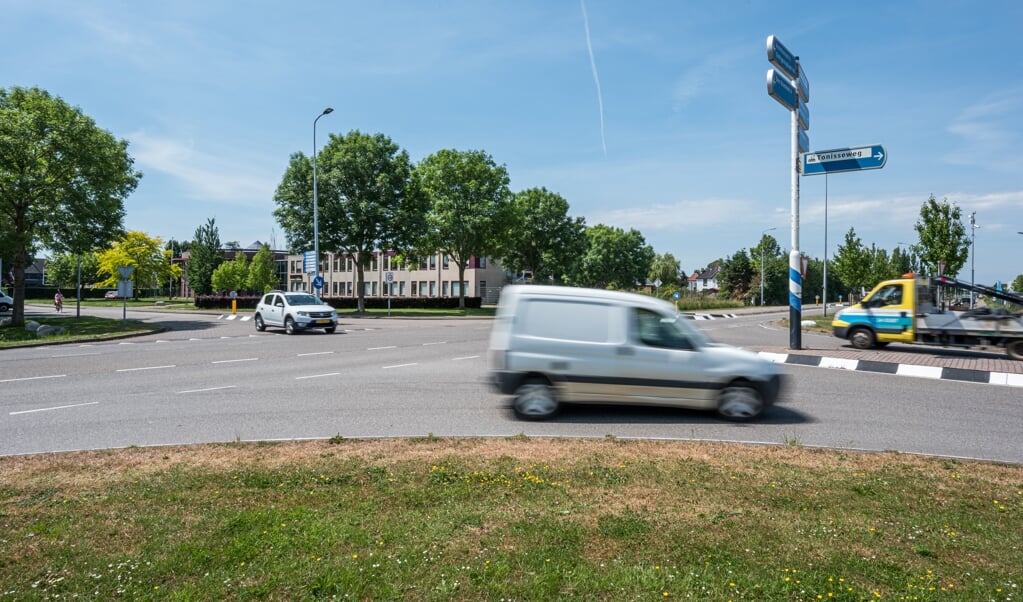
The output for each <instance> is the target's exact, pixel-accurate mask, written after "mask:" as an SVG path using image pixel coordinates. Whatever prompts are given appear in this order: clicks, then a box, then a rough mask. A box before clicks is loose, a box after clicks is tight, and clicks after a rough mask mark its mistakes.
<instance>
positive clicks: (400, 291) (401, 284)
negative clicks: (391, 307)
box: [398, 280, 405, 297]
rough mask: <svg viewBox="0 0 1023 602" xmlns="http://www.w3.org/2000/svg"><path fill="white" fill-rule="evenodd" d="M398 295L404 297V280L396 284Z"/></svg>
mask: <svg viewBox="0 0 1023 602" xmlns="http://www.w3.org/2000/svg"><path fill="white" fill-rule="evenodd" d="M398 294H399V295H401V296H402V297H404V296H405V281H404V280H402V281H401V282H399V283H398Z"/></svg>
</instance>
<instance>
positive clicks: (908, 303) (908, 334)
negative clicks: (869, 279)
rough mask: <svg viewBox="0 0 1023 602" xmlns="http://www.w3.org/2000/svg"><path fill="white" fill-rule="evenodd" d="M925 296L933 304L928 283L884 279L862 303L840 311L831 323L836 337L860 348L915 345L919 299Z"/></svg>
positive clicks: (915, 280) (914, 280)
mask: <svg viewBox="0 0 1023 602" xmlns="http://www.w3.org/2000/svg"><path fill="white" fill-rule="evenodd" d="M921 293H922V294H923V295H922V296H924V297H925V298H926V300H927V301H928V303H929V304H930V305H931V307H933V304H932V303H930V294H929V292H928V289H927V286H926V284H925V283H923V282H922V281H921V282H918V281H917V279H912V278H900V279H898V280H885V281H884V282H881V283H880V284H878V285H877V286H875V287H874V289H873V290H872V291H870V294H868V295H867V296H866V297H864V298H863V301H861V302H859V303H856V304H855V305H851V306H849V307H847V308H845V309H843V310H842V311H840V312H838V315H836V316H835V319H834V321H833V322H832V329H833V331H834V334H835V336H837V337H839V338H843V339H849V341H850V342H851V343H852V344H853V346H854V347H856V348H858V349H869V348H871V347H874V346H878V345H880V346H884V345H886V344H888V343H894V342H904V343H912V342H913V340H914V338H915V328H914V326H915V323H914V317H915V315H916V314H917V313H918V311H917V299H918V297H920V296H921Z"/></svg>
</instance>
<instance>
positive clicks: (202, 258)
mask: <svg viewBox="0 0 1023 602" xmlns="http://www.w3.org/2000/svg"><path fill="white" fill-rule="evenodd" d="M223 261H224V254H223V252H222V251H221V245H220V229H219V228H217V222H216V218H213V217H211V218H209V219H208V220H206V225H204V226H199V227H198V228H196V230H195V240H193V241H192V242H191V244H190V245H189V250H188V285H189V286H190V287H191V288H192V290H193V291H194V292H195V294H196V295H209V294H210V293H212V292H213V272H214V270H216V269H217V267H218V266H220V264H221V263H222V262H223Z"/></svg>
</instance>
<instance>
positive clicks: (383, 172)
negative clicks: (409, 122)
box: [274, 130, 428, 312]
mask: <svg viewBox="0 0 1023 602" xmlns="http://www.w3.org/2000/svg"><path fill="white" fill-rule="evenodd" d="M316 160H317V167H316V169H317V174H318V176H317V203H316V204H317V206H316V213H317V216H318V217H317V225H318V230H319V247H320V250H321V253H322V252H328V253H335V254H341V253H347V254H348V256H350V257H352V258H354V259H355V271H356V290H357V291H358V295H359V301H358V309H359V311H360V312H362V311H365V295H366V286H365V273H366V269H367V268H368V267H369V265H370V261H371V259H372V257H373V253H374V252H377V251H381V250H383V251H386V250H394V251H402V250H406V249H409V248H411V247H413V246H416V242H417V241H418V240H419V237H420V236H422V233H423V231H424V223H425V222H424V217H425V214H426V210H427V207H428V203H427V201H426V199H425V197H423V195H422V194H420V193H419V190H418V188H417V187H416V186H415V183H414V181H413V179H412V163H411V161H410V160H409V157H408V153H407V152H406V151H404V150H402V149H400V148H399V147H398V145H397V144H395V143H394V142H392V141H391V139H390V138H388V137H387V136H384V135H383V134H373V135H370V134H363V133H361V132H359V131H357V130H355V131H351V132H349V133H348V134H347V135H336V134H331V136H330V141H329V142H328V143H327V145H326V146H324V147H323V150H322V151H321V152H319V153H318V154H317V158H316ZM312 174H313V167H312V160H311V159H310V158H309V157H306V156H305V155H304V154H302V153H295V154H293V155H292V156H291V161H290V163H289V165H288V168H287V169H286V170H285V172H284V176H283V177H282V179H281V183H280V185H278V187H277V192H276V193H275V195H274V202H275V203H276V204H277V208H276V209H274V217H275V218H276V219H277V223H278V224H280V226H281V229H283V230H284V233H285V235H286V236H287V238H288V243H289V245H290V246H291V247H292V248H293V249H299V250H300V249H312V248H313V247H314V246H315V244H314V243H315V240H314V234H315V232H314V227H313V209H314V207H313V186H312V184H313V180H312ZM318 259H319V258H318Z"/></svg>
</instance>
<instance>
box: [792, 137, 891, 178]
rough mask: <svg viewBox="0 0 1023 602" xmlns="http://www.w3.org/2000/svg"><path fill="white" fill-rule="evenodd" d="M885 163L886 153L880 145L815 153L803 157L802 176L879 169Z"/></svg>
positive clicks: (886, 159)
mask: <svg viewBox="0 0 1023 602" xmlns="http://www.w3.org/2000/svg"><path fill="white" fill-rule="evenodd" d="M887 161H888V152H887V151H885V149H884V147H883V146H881V145H880V144H874V145H871V146H858V147H853V148H836V149H832V150H826V151H816V152H812V153H806V154H804V155H803V175H804V176H816V175H820V174H829V173H839V172H843V171H859V170H861V169H881V168H882V167H884V164H885V163H886V162H887Z"/></svg>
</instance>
